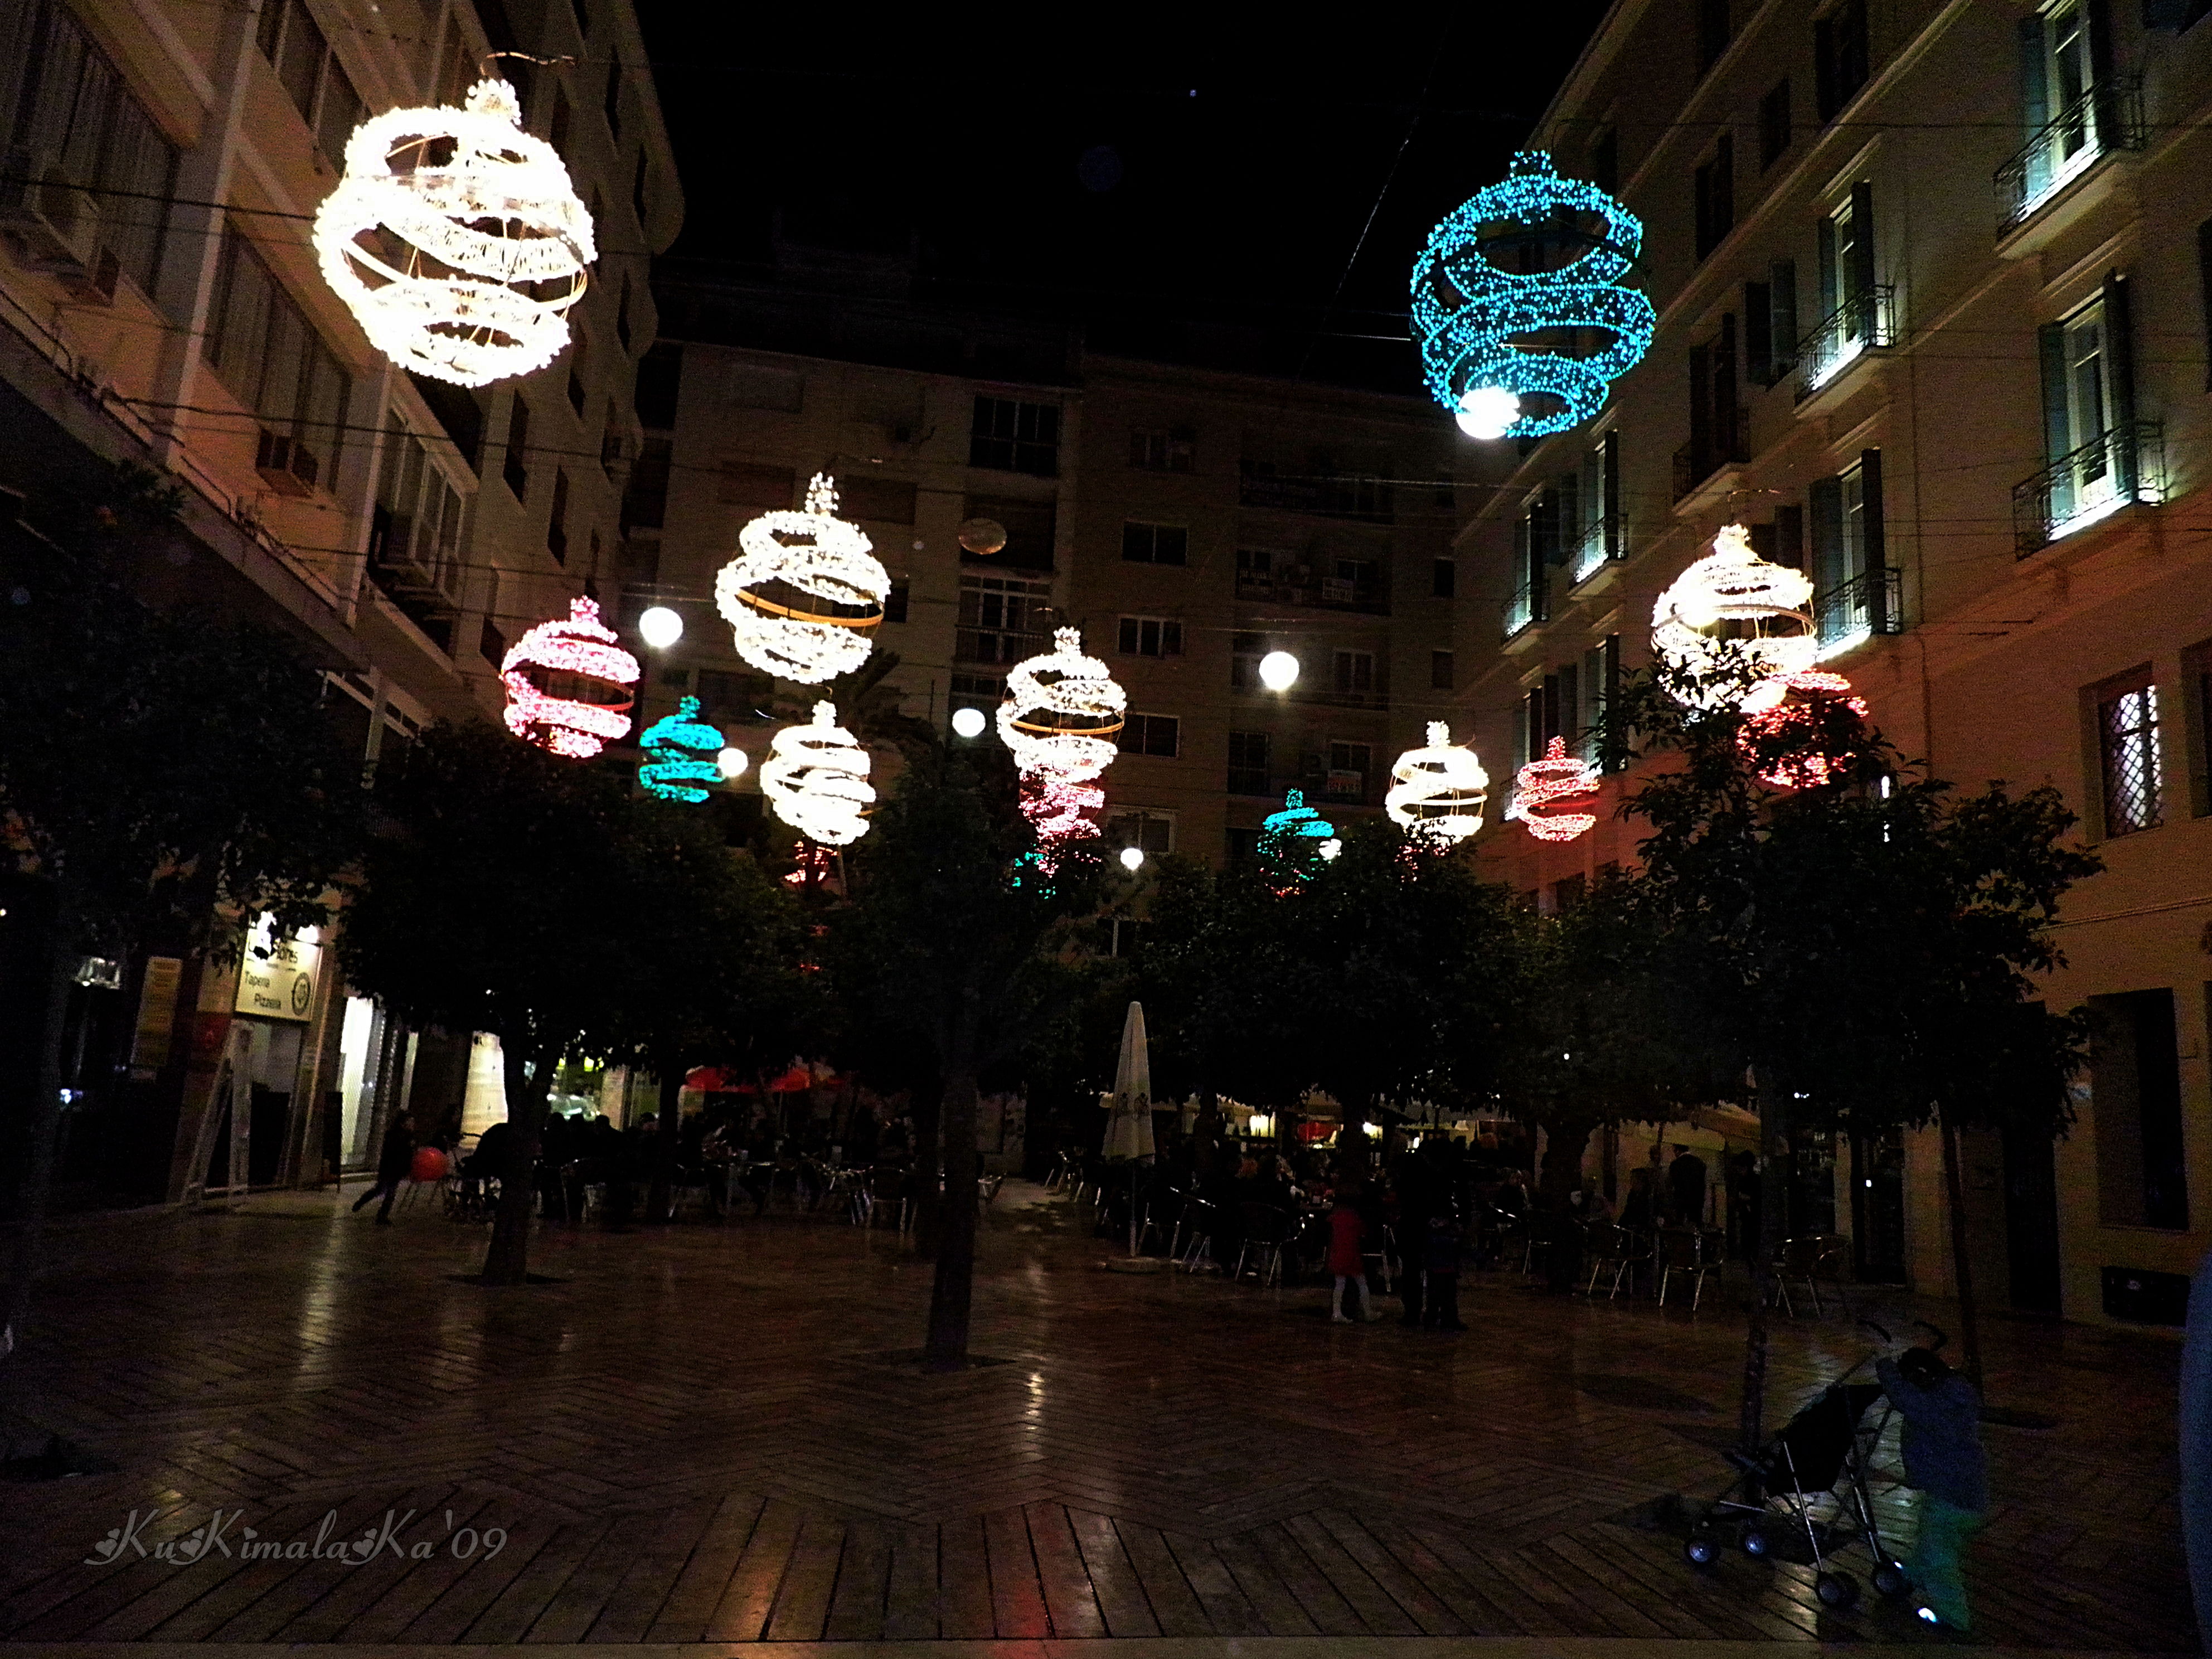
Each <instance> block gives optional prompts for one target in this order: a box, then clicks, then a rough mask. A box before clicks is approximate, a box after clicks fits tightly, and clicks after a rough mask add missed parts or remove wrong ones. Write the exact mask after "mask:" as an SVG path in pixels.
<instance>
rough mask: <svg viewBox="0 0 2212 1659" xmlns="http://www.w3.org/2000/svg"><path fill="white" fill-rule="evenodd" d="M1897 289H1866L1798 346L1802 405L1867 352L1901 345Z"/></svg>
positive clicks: (1885, 286)
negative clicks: (1898, 333)
mask: <svg viewBox="0 0 2212 1659" xmlns="http://www.w3.org/2000/svg"><path fill="white" fill-rule="evenodd" d="M1896 305H1897V289H1896V288H1895V287H1894V286H1893V284H1891V283H1875V285H1874V286H1873V287H1871V288H1867V289H1860V290H1859V292H1857V294H1854V295H1851V296H1850V298H1849V299H1847V300H1845V301H1844V302H1843V304H1841V305H1839V306H1838V307H1836V308H1835V309H1834V310H1833V311H1832V312H1830V313H1828V314H1827V315H1826V317H1824V318H1822V319H1820V321H1819V322H1818V323H1816V324H1814V325H1813V328H1812V331H1811V332H1809V333H1808V334H1807V335H1806V336H1805V337H1804V338H1803V339H1802V340H1800V341H1798V343H1797V368H1798V369H1799V371H1800V373H1801V374H1802V376H1803V378H1802V379H1801V380H1799V381H1798V382H1797V401H1798V402H1800V403H1802V402H1803V401H1804V400H1805V399H1806V398H1809V397H1811V396H1812V395H1813V394H1814V392H1818V391H1819V390H1820V388H1821V387H1822V386H1826V385H1827V383H1828V382H1829V381H1831V380H1834V379H1835V378H1836V376H1837V375H1838V374H1840V373H1842V371H1843V369H1844V367H1845V366H1846V365H1847V364H1849V363H1851V362H1855V361H1857V358H1858V357H1859V356H1861V355H1862V354H1863V353H1864V352H1868V351H1875V350H1880V349H1882V348H1883V347H1886V346H1892V345H1894V344H1896V343H1897V319H1896Z"/></svg>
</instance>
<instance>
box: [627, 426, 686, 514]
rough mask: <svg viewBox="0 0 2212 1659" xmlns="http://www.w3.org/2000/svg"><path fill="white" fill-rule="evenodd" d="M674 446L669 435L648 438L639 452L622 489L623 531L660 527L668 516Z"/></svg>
mask: <svg viewBox="0 0 2212 1659" xmlns="http://www.w3.org/2000/svg"><path fill="white" fill-rule="evenodd" d="M674 453H675V445H674V443H673V442H671V441H670V440H669V439H666V438H647V440H646V441H645V445H644V447H643V448H641V449H640V450H639V451H638V455H637V464H636V465H635V466H633V467H631V468H630V470H629V481H628V483H625V484H624V486H623V501H622V523H623V533H624V534H628V533H629V532H630V531H632V530H658V529H659V528H660V526H661V520H664V519H665V518H666V517H667V516H668V472H669V468H670V467H671V465H672V464H673V461H674Z"/></svg>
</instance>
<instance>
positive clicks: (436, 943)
mask: <svg viewBox="0 0 2212 1659" xmlns="http://www.w3.org/2000/svg"><path fill="white" fill-rule="evenodd" d="M375 804H376V807H377V810H378V812H379V814H380V822H379V823H378V825H377V828H376V831H375V833H374V835H373V836H372V837H371V839H370V841H369V844H368V851H367V853H366V854H365V856H364V857H363V859H362V868H361V872H360V876H359V878H358V880H357V881H356V883H355V884H354V888H353V891H352V893H351V896H350V900H349V903H348V905H347V908H346V913H345V919H344V927H343V930H342V931H341V932H340V933H339V936H338V956H339V960H340V961H341V962H342V963H343V964H344V968H345V973H346V977H347V979H348V980H349V981H351V982H352V983H353V984H355V985H356V986H357V987H360V988H361V989H362V990H364V991H366V992H368V993H369V994H371V995H373V996H375V997H378V998H380V999H381V1000H383V1001H384V1003H385V1004H386V1006H388V1007H390V1008H391V1009H392V1011H393V1012H396V1013H397V1014H398V1016H399V1017H400V1018H402V1019H404V1020H405V1021H407V1022H408V1023H409V1024H413V1025H417V1026H436V1027H440V1028H441V1029H443V1030H448V1031H489V1032H490V1033H492V1034H493V1035H494V1036H496V1037H498V1039H499V1041H500V1048H501V1054H502V1056H503V1060H504V1066H505V1082H506V1085H507V1121H508V1123H509V1124H510V1125H511V1126H512V1129H513V1133H511V1134H510V1135H509V1137H508V1139H507V1167H506V1168H505V1169H504V1170H501V1172H500V1200H499V1208H498V1210H497V1212H496V1213H495V1217H494V1220H493V1224H492V1236H491V1243H490V1247H489V1249H488V1250H487V1251H486V1252H485V1255H484V1265H483V1282H484V1283H485V1284H487V1285H519V1284H522V1283H524V1282H525V1281H526V1279H527V1276H528V1267H529V1249H530V1224H531V1214H532V1207H533V1203H534V1199H535V1192H534V1188H533V1186H532V1181H531V1174H532V1169H533V1168H534V1166H535V1165H536V1164H537V1161H538V1143H539V1136H540V1132H541V1131H542V1129H543V1128H544V1121H545V1101H546V1096H547V1094H548V1092H549V1091H550V1089H551V1087H552V1084H553V1074H554V1071H555V1068H556V1066H558V1065H559V1063H560V1061H561V1060H562V1058H563V1057H564V1056H568V1055H585V1054H595V1053H605V1052H606V1050H607V1049H608V1048H611V1046H612V1045H613V1044H614V1043H615V1042H617V1041H618V1040H619V1036H620V1033H621V1030H622V1027H621V1025H620V1024H619V1021H618V1019H617V1015H616V1012H615V1007H614V1005H615V1001H616V999H617V993H618V987H619V984H620V980H621V976H622V975H623V974H624V973H625V972H627V971H629V970H630V969H634V968H635V966H636V965H637V964H638V963H641V962H642V961H643V960H644V959H645V958H646V957H647V955H648V954H649V953H650V952H651V951H652V950H653V948H654V945H653V939H652V938H651V936H650V935H651V924H652V923H653V922H654V921H659V919H660V918H661V917H663V916H664V915H665V914H666V910H667V908H668V906H670V905H671V904H676V903H680V902H682V901H683V896H684V895H686V894H690V893H692V892H694V891H696V887H697V884H699V882H700V881H701V879H702V876H701V872H700V870H699V868H698V867H697V866H696V862H695V861H694V860H695V858H696V855H695V854H694V853H693V851H692V850H691V849H690V846H689V843H687V842H683V841H682V840H681V839H680V838H672V839H671V838H668V837H664V836H659V835H658V834H656V833H654V832H653V829H651V828H650V827H649V826H650V823H658V822H661V821H662V820H659V818H658V817H657V815H656V816H655V817H653V819H651V820H647V821H646V823H644V824H643V825H641V819H643V818H644V806H643V804H642V803H641V802H640V801H638V800H636V799H635V798H634V797H633V796H632V794H631V793H630V790H629V784H628V781H627V780H626V779H624V778H623V776H622V775H620V774H619V773H618V772H616V771H613V770H611V769H603V768H598V767H592V766H586V765H581V764H580V763H577V762H575V761H573V760H563V759H560V758H558V757H555V756H552V755H549V754H547V753H546V752H545V751H544V750H540V749H536V748H533V747H532V746H531V745H530V744H526V743H520V742H518V741H517V740H516V739H515V738H513V737H510V736H509V735H507V733H506V732H503V731H501V730H500V729H499V728H497V727H495V726H489V725H484V724H477V723H471V724H469V725H465V726H459V725H447V724H441V725H439V726H434V727H432V728H431V729H430V730H429V731H428V732H424V733H423V734H422V737H421V738H419V739H418V740H417V741H416V743H414V744H411V745H410V746H409V747H408V748H407V749H406V750H404V751H403V752H402V753H400V754H398V755H397V756H392V757H387V758H386V761H385V763H384V764H383V766H382V767H381V769H380V771H379V775H378V777H377V781H376V791H375ZM679 849H680V851H679ZM663 883H665V884H670V885H671V886H672V887H673V888H675V889H676V890H677V891H675V892H671V893H667V894H663V893H662V892H661V891H660V890H659V884H663ZM641 918H643V919H644V921H645V924H646V925H644V926H641Z"/></svg>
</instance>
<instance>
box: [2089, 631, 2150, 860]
mask: <svg viewBox="0 0 2212 1659" xmlns="http://www.w3.org/2000/svg"><path fill="white" fill-rule="evenodd" d="M2158 724H2159V719H2158V687H2157V686H2155V685H2154V684H2152V683H2151V678H2150V675H2149V673H2148V671H2145V672H2143V673H2141V674H2138V675H2136V676H2135V677H2133V678H2130V679H2127V680H2124V681H2119V682H2116V683H2114V684H2110V685H2107V686H2106V687H2105V688H2104V689H2103V690H2100V692H2099V693H2098V694H2097V741H2098V759H2099V763H2100V771H2101V773H2102V775H2103V780H2104V805H2105V834H2106V836H2130V835H2133V834H2135V833H2136V831H2137V830H2140V829H2157V828H2158V827H2159V826H2160V824H2161V823H2165V822H2166V778H2165V775H2164V772H2163V769H2162V766H2161V763H2160V757H2159V752H2158V740H2159V732H2158Z"/></svg>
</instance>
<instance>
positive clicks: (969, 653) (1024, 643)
mask: <svg viewBox="0 0 2212 1659" xmlns="http://www.w3.org/2000/svg"><path fill="white" fill-rule="evenodd" d="M1051 649H1052V637H1051V635H1047V634H1010V633H1006V632H1004V631H1002V630H1000V629H994V628H956V629H954V630H953V635H952V660H953V661H955V662H967V663H986V664H988V665H992V666H994V667H998V666H1012V665H1013V664H1015V663H1018V662H1020V661H1021V660H1022V659H1024V658H1026V657H1034V656H1038V655H1041V654H1042V653H1044V652H1047V651H1049V650H1051Z"/></svg>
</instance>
